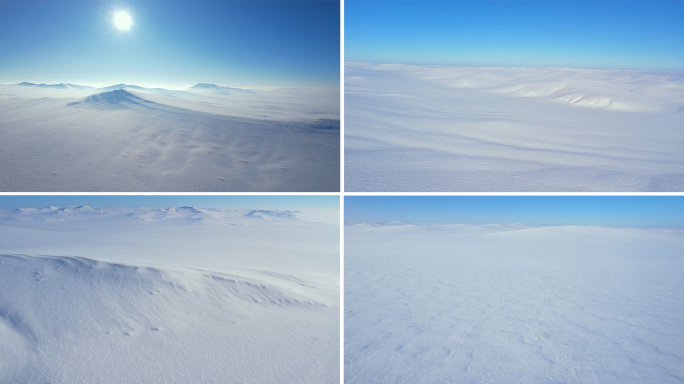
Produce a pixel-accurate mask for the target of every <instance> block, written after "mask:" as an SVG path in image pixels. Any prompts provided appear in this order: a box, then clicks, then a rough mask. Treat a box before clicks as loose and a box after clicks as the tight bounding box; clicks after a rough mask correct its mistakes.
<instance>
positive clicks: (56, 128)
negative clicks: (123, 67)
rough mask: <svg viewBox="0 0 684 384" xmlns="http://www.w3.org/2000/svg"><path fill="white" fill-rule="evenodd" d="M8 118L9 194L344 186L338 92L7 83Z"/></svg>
mask: <svg viewBox="0 0 684 384" xmlns="http://www.w3.org/2000/svg"><path fill="white" fill-rule="evenodd" d="M200 90H201V89H200ZM0 118H1V119H2V124H0V142H3V143H5V144H4V145H3V151H1V152H0V190H3V191H32V192H35V191H88V192H93V191H164V192H169V191H193V192H197V191H240V192H247V191H250V192H251V191H261V192H267V191H278V192H295V191H309V192H334V191H339V181H340V174H339V169H340V168H339V167H340V153H339V151H340V124H339V92H337V94H335V92H332V91H326V90H323V91H320V90H311V91H309V92H300V93H298V92H295V91H292V90H273V91H258V92H256V91H254V92H253V93H247V92H231V93H230V94H227V95H224V94H215V93H212V92H209V93H208V94H204V93H197V92H195V91H193V90H192V89H186V90H166V89H162V88H143V87H138V86H132V85H127V84H117V85H114V86H111V87H105V88H100V89H91V88H87V89H86V88H74V87H71V88H65V89H54V88H48V89H45V88H41V87H37V86H36V87H34V86H22V85H0Z"/></svg>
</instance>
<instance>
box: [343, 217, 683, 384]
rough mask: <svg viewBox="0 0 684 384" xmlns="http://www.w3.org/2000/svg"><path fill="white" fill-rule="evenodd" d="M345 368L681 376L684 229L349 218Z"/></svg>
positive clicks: (382, 372)
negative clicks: (373, 222)
mask: <svg viewBox="0 0 684 384" xmlns="http://www.w3.org/2000/svg"><path fill="white" fill-rule="evenodd" d="M344 281H345V341H344V343H345V357H344V367H345V382H346V383H349V384H352V383H499V384H505V383H539V384H541V383H601V384H605V383H622V384H624V383H681V382H682V381H683V380H684V232H683V231H682V230H657V229H633V228H608V227H575V226H567V227H536V228H534V227H526V226H524V225H489V226H487V225H396V226H387V225H383V226H377V227H374V226H368V225H366V226H345V280H344Z"/></svg>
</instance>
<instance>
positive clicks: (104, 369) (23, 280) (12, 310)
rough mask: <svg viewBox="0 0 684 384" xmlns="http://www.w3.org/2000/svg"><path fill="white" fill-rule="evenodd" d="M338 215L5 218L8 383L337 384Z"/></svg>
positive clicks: (4, 376) (40, 213)
mask: <svg viewBox="0 0 684 384" xmlns="http://www.w3.org/2000/svg"><path fill="white" fill-rule="evenodd" d="M339 301H340V288H339V213H330V212H326V211H324V210H317V211H314V210H312V211H310V212H309V211H307V212H293V211H265V210H251V211H250V210H233V211H231V210H226V209H197V208H191V207H181V208H176V207H171V208H168V209H143V208H134V209H121V208H116V209H97V208H90V207H61V208H58V207H50V208H45V209H33V208H31V209H19V210H6V211H0V382H2V383H8V384H14V383H17V384H18V383H22V384H27V383H36V384H43V383H53V384H58V383H65V384H66V383H312V384H314V383H316V384H318V383H336V382H339V375H340V371H339V361H340V360H339V359H340V356H339V348H340V338H339V327H340V323H339V321H340V320H339V316H340V311H339Z"/></svg>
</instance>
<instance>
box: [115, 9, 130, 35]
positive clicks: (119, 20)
mask: <svg viewBox="0 0 684 384" xmlns="http://www.w3.org/2000/svg"><path fill="white" fill-rule="evenodd" d="M114 24H115V25H116V27H117V28H119V29H122V30H124V31H127V30H129V29H130V28H131V24H133V20H131V17H130V16H128V13H126V12H118V13H117V14H116V15H115V16H114Z"/></svg>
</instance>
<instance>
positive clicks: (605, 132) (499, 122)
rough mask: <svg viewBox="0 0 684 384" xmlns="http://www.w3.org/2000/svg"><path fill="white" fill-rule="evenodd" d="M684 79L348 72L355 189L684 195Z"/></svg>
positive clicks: (350, 172) (544, 71)
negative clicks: (682, 192) (678, 192)
mask: <svg viewBox="0 0 684 384" xmlns="http://www.w3.org/2000/svg"><path fill="white" fill-rule="evenodd" d="M683 112H684V74H682V73H681V72H653V71H626V70H598V69H597V70H591V69H569V68H472V67H440V66H411V65H399V64H396V65H390V64H367V63H346V64H345V190H347V191H357V192H358V191H378V192H382V191H408V192H410V191H414V192H415V191H456V192H458V191H471V192H476V191H488V192H502V191H536V192H549V191H564V192H570V191H601V192H605V191H620V192H625V191H669V192H672V191H684V151H682V148H684V130H683V129H682V127H684V113H683Z"/></svg>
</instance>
